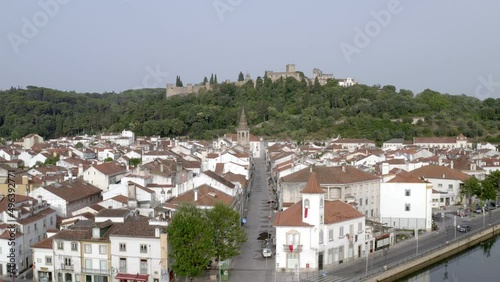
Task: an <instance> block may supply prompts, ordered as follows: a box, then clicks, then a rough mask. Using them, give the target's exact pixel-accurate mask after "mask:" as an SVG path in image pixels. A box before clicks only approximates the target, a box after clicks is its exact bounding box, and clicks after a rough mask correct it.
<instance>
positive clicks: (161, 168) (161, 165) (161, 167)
mask: <svg viewBox="0 0 500 282" xmlns="http://www.w3.org/2000/svg"><path fill="white" fill-rule="evenodd" d="M160 171H161V172H163V164H160Z"/></svg>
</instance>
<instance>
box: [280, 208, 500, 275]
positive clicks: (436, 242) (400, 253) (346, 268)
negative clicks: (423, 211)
mask: <svg viewBox="0 0 500 282" xmlns="http://www.w3.org/2000/svg"><path fill="white" fill-rule="evenodd" d="M443 222H444V224H443ZM483 222H484V223H483ZM436 223H437V224H438V226H439V227H440V230H438V231H433V232H428V233H426V234H424V235H421V236H419V238H418V253H419V254H422V253H424V252H427V251H430V250H431V249H434V248H436V247H438V246H440V245H444V244H446V242H448V244H449V243H451V242H452V241H453V240H455V238H457V239H459V238H461V237H464V236H469V235H470V233H460V232H455V227H454V226H453V224H454V214H453V213H447V214H445V218H444V219H443V218H442V217H438V218H437V220H436ZM493 223H500V209H497V210H495V211H494V212H493V213H492V215H491V216H490V215H488V214H486V216H483V215H476V216H475V217H474V218H470V217H466V218H460V217H457V225H460V224H469V225H470V226H471V227H472V231H471V232H474V231H478V230H480V229H481V228H483V224H484V226H488V225H489V224H493ZM443 226H444V229H443ZM455 236H456V237H455ZM416 254H417V240H416V239H415V238H411V239H408V240H406V241H403V242H401V243H398V244H396V245H395V246H394V247H391V248H390V249H389V250H388V252H387V254H386V256H384V253H383V251H377V252H375V253H373V254H370V256H369V258H368V261H367V259H365V258H361V259H358V260H355V261H352V262H349V263H347V264H344V265H338V266H336V267H335V268H333V269H330V270H326V271H325V276H323V275H321V274H318V275H315V276H314V277H308V278H303V279H301V280H300V281H302V282H324V281H331V282H341V281H342V282H343V281H365V280H366V279H365V276H366V274H367V272H366V271H367V269H368V275H370V274H373V273H377V272H381V271H382V270H383V266H384V265H388V267H391V266H394V265H396V264H398V263H401V262H403V261H405V260H407V259H409V258H411V257H413V256H415V255H416ZM367 265H368V267H367ZM278 281H285V280H278ZM286 281H291V280H286ZM295 281H297V280H295Z"/></svg>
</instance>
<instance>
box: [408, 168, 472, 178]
mask: <svg viewBox="0 0 500 282" xmlns="http://www.w3.org/2000/svg"><path fill="white" fill-rule="evenodd" d="M410 173H411V174H413V175H416V176H422V177H424V178H434V179H454V180H460V181H465V180H467V179H469V177H470V175H468V174H466V173H463V172H461V171H459V170H456V169H451V168H449V167H446V166H439V165H427V166H423V167H421V168H417V169H415V170H412V171H410Z"/></svg>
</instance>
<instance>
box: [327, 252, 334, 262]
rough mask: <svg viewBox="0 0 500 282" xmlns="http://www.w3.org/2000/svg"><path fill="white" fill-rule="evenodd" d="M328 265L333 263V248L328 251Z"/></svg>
mask: <svg viewBox="0 0 500 282" xmlns="http://www.w3.org/2000/svg"><path fill="white" fill-rule="evenodd" d="M327 263H328V264H332V263H333V248H332V249H328V262H327Z"/></svg>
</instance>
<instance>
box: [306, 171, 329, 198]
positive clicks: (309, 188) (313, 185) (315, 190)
mask: <svg viewBox="0 0 500 282" xmlns="http://www.w3.org/2000/svg"><path fill="white" fill-rule="evenodd" d="M300 193H303V194H323V193H325V191H323V189H321V188H320V187H319V184H318V179H317V178H316V173H315V172H312V173H311V175H310V176H309V180H308V181H307V184H306V187H305V188H304V190H302V191H301V192H300Z"/></svg>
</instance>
